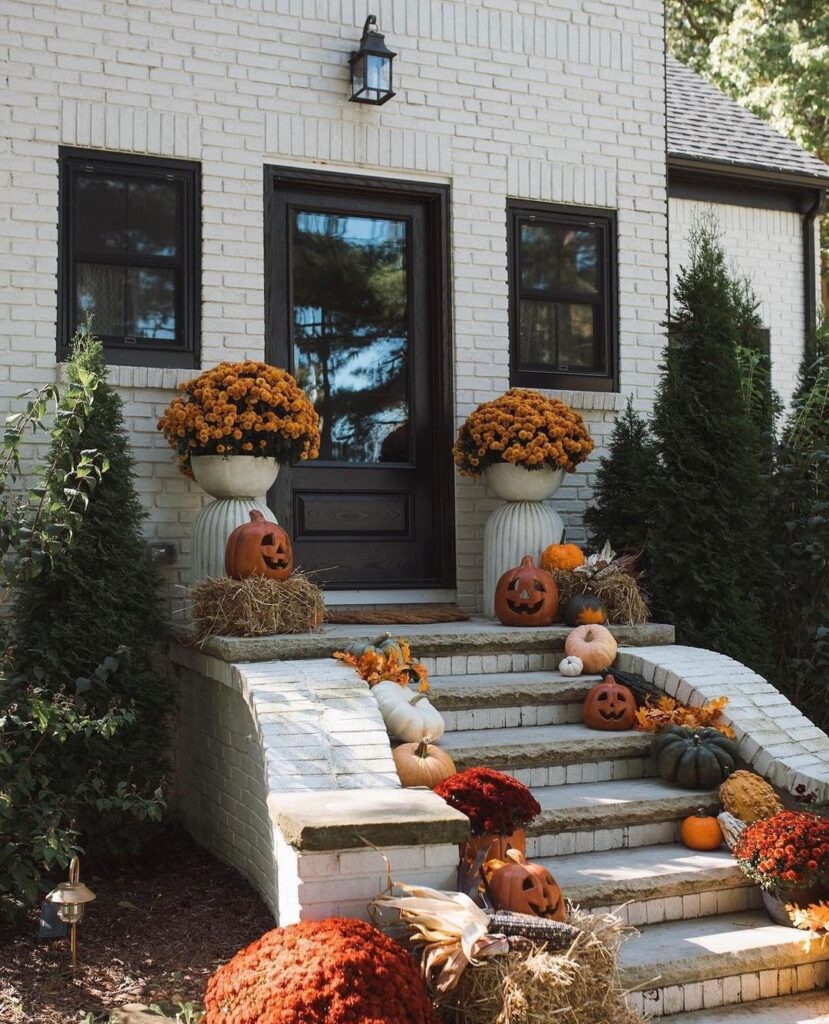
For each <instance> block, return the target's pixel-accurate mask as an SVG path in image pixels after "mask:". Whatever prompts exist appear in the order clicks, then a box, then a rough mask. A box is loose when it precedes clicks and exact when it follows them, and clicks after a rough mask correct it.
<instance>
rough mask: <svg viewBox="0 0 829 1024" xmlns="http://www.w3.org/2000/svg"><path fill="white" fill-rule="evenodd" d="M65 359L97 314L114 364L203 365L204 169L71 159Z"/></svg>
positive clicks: (65, 200)
mask: <svg viewBox="0 0 829 1024" xmlns="http://www.w3.org/2000/svg"><path fill="white" fill-rule="evenodd" d="M60 194H61V199H60V255H61V266H60V275H59V279H60V288H59V308H60V316H59V338H58V356H59V358H64V357H65V355H66V352H67V347H68V344H69V341H70V339H71V338H72V335H73V334H74V332H75V330H76V328H77V327H78V325H79V324H80V323H82V322H83V320H84V318H85V316H86V314H87V313H91V314H92V329H93V331H94V333H95V334H96V335H97V336H98V337H99V338H100V339H101V341H102V342H103V344H104V350H105V353H106V356H107V359H108V360H109V361H110V362H112V363H116V364H120V365H129V366H181V367H195V366H197V365H198V349H199V252H200V248H201V240H200V227H201V225H200V218H199V206H200V175H199V165H198V164H194V163H189V162H185V161H181V160H161V159H154V158H146V157H136V156H125V155H122V154H118V153H99V152H88V151H82V150H61V154H60Z"/></svg>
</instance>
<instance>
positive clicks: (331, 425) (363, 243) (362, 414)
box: [291, 211, 410, 462]
mask: <svg viewBox="0 0 829 1024" xmlns="http://www.w3.org/2000/svg"><path fill="white" fill-rule="evenodd" d="M407 236H408V225H407V223H406V221H404V220H392V219H389V218H385V217H383V218H380V217H369V216H357V215H354V216H349V215H346V214H335V213H321V212H312V211H295V212H294V213H293V221H292V252H291V267H292V278H293V280H292V289H291V290H292V295H293V303H294V304H293V310H292V323H293V364H294V372H295V373H296V376H297V379H298V381H299V383H300V385H301V386H302V387H303V388H304V389H305V391H306V393H307V394H308V395H309V397H310V398H311V400H312V401H313V403H314V406H315V407H316V410H317V412H318V413H319V414H320V421H321V422H320V433H321V444H320V458H321V459H326V460H329V461H338V462H406V461H408V460H409V452H410V437H409V434H410V431H409V397H408V395H409V383H408V381H409V308H408V291H409V289H408V268H407V264H406V249H407V243H408V238H407Z"/></svg>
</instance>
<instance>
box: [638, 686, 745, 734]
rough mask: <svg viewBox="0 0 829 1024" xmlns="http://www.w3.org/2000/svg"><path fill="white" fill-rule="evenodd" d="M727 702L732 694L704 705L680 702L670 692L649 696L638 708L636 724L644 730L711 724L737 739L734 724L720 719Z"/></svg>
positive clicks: (711, 727) (711, 726)
mask: <svg viewBox="0 0 829 1024" xmlns="http://www.w3.org/2000/svg"><path fill="white" fill-rule="evenodd" d="M726 704H728V697H716V698H715V699H714V700H709V701H707V702H706V703H705V704H703V705H702V706H701V707H690V706H689V705H688V704H680V702H679V701H678V700H674V698H673V697H669V696H668V695H667V694H664V695H662V696H660V697H658V698H656V699H654V698H653V697H648V698H647V699H646V700H645V703H644V704H643V705H642V707H640V708H638V709H637V711H636V728H637V729H640V730H641V731H642V732H659V730H660V729H663V728H664V727H665V726H666V725H687V726H688V727H689V728H691V729H698V728H702V727H704V726H707V727H708V728H710V729H717V730H718V731H719V732H721V733H722V734H723V735H724V736H728V737H729V738H730V739H732V740H733V739H734V738H735V736H736V733H735V732H734V730H733V729H732V728H731V726H730V725H726V724H725V723H724V722H720V721H718V719H719V718H720V716H721V715H722V710H723V708H724V707H725V706H726Z"/></svg>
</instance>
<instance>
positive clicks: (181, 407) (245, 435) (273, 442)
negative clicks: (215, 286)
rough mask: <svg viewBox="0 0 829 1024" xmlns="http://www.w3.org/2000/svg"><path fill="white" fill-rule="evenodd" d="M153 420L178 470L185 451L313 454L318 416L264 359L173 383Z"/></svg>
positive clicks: (186, 468) (293, 457) (185, 465)
mask: <svg viewBox="0 0 829 1024" xmlns="http://www.w3.org/2000/svg"><path fill="white" fill-rule="evenodd" d="M179 390H180V391H181V392H183V394H182V395H181V396H180V397H178V398H174V399H173V401H172V402H171V403H170V405H169V406H168V407H167V409H166V410H165V412H164V415H163V416H162V417H161V419H160V420H159V421H158V429H159V430H161V431H163V432H164V435H165V437H166V438H167V441H168V443H169V444H170V447H171V448H175V449H176V450H177V451H178V453H179V468H180V469H181V471H182V472H183V473H184V474H185V475H186V476H189V475H191V473H190V456H191V455H261V456H271V457H273V458H276V459H278V460H279V461H280V462H286V463H287V462H296V461H297V459H315V458H316V457H317V456H318V455H319V444H320V435H319V416H318V415H317V412H316V409H314V407H313V405H312V404H311V403H310V401H309V400H308V398H307V397H306V395H305V392H304V391H303V390H302V388H300V386H299V385H298V384H297V382H296V381H295V380H294V378H293V377H292V376H291V374H290V373H288V372H287V371H285V370H280V369H278V367H276V366H268V364H267V363H256V362H253V361H251V362H246V363H219V365H218V366H216V367H214V368H213V369H212V370H206V371H205V372H204V373H202V374H201V375H200V376H198V377H195V378H194V379H193V380H188V381H187V382H186V383H184V384H179Z"/></svg>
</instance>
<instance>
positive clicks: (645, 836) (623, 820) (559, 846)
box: [527, 779, 719, 874]
mask: <svg viewBox="0 0 829 1024" xmlns="http://www.w3.org/2000/svg"><path fill="white" fill-rule="evenodd" d="M533 794H534V796H535V798H536V799H537V800H538V802H539V803H540V804H541V814H540V815H539V816H538V818H536V820H535V821H534V822H533V823H532V824H531V825H530V827H529V828H528V829H527V853H528V855H529V856H530V857H532V858H535V859H537V858H539V857H563V856H567V855H569V854H574V853H590V852H593V851H600V850H621V849H626V848H628V847H634V846H635V847H640V846H655V845H657V844H661V843H672V842H674V841H675V840H676V839H677V837H678V832H679V823H680V821H681V820H682V819H683V818H685V817H687V816H688V815H689V814H692V813H693V812H694V811H695V810H696V809H697V808H699V807H704V808H707V809H710V810H712V811H713V810H716V809H717V808H718V807H719V798H718V795H717V792H716V790H715V791H713V792H704V791H699V790H684V789H670V788H669V787H667V786H666V785H665V784H664V783H662V782H659V781H654V780H651V779H632V780H622V781H618V782H616V781H614V782H593V783H585V784H574V785H570V786H547V787H542V788H539V789H535V790H533ZM553 874H555V870H554V871H553Z"/></svg>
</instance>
